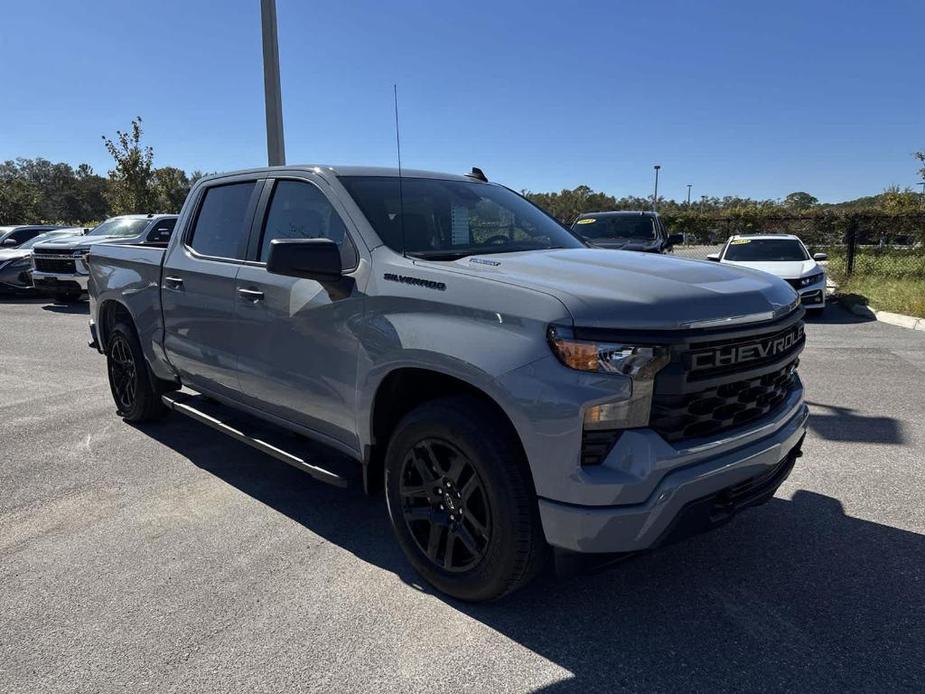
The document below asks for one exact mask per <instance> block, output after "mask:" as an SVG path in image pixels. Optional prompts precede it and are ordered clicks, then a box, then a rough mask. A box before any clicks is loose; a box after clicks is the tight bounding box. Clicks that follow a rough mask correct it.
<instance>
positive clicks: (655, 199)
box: [652, 164, 662, 212]
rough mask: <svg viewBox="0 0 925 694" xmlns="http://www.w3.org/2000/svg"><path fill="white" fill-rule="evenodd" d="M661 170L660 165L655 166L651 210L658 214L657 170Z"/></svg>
mask: <svg viewBox="0 0 925 694" xmlns="http://www.w3.org/2000/svg"><path fill="white" fill-rule="evenodd" d="M660 168H662V165H661V164H656V165H655V195H653V196H652V210H653V211H655V212H658V170H659V169H660Z"/></svg>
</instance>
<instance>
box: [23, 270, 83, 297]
mask: <svg viewBox="0 0 925 694" xmlns="http://www.w3.org/2000/svg"><path fill="white" fill-rule="evenodd" d="M89 279H90V276H89V275H63V274H57V273H54V272H39V271H37V270H34V271H33V272H32V284H33V285H34V286H35V287H36V288H37V289H47V290H56V289H60V290H65V289H67V290H72V291H76V290H78V289H79V290H80V291H82V292H85V291H87V281H88V280H89Z"/></svg>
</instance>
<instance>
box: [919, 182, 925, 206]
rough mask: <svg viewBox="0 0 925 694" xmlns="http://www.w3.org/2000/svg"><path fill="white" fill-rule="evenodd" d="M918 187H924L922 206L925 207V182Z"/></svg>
mask: <svg viewBox="0 0 925 694" xmlns="http://www.w3.org/2000/svg"><path fill="white" fill-rule="evenodd" d="M918 185H920V186H922V193H921V195H922V204H923V205H925V181H919V183H918Z"/></svg>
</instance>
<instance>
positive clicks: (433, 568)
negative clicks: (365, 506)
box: [385, 397, 547, 602]
mask: <svg viewBox="0 0 925 694" xmlns="http://www.w3.org/2000/svg"><path fill="white" fill-rule="evenodd" d="M385 487H386V499H387V503H388V509H389V517H390V519H391V521H392V528H393V530H394V531H395V535H396V537H397V539H398V543H399V545H400V546H401V548H402V550H403V551H404V553H405V556H407V557H408V560H409V561H410V562H411V564H412V565H413V566H414V568H415V569H416V570H417V571H418V573H420V574H421V575H422V576H423V577H424V578H425V579H426V580H427V581H428V583H430V584H431V585H433V586H434V587H435V588H437V589H438V590H440V591H442V592H444V593H446V594H447V595H450V596H452V597H455V598H459V599H461V600H467V601H472V602H480V601H485V600H495V599H497V598H500V597H503V596H504V595H507V594H508V593H510V592H512V591H514V590H516V589H517V588H519V587H521V586H522V585H524V584H525V583H527V582H528V581H529V580H530V579H532V578H533V577H534V576H535V575H536V573H537V572H538V571H539V570H540V569H541V568H542V565H543V562H544V560H545V558H546V554H547V545H546V542H545V538H544V537H543V533H542V528H541V526H540V519H539V510H538V508H537V503H536V492H535V490H534V487H533V481H532V478H531V476H530V471H529V468H528V466H527V462H526V460H525V459H524V455H523V452H522V450H521V448H520V445H519V442H518V441H517V440H516V438H515V435H514V433H513V432H512V431H510V430H509V427H507V426H505V425H504V424H503V423H501V422H499V421H498V416H497V415H495V416H492V413H491V412H490V410H488V408H486V407H485V406H484V404H483V403H480V402H479V401H478V400H476V399H474V398H470V397H455V398H446V399H443V400H437V401H433V402H429V403H425V404H423V405H421V406H420V407H418V408H417V409H415V410H413V411H412V412H410V413H409V414H408V415H407V416H405V418H404V419H402V421H401V422H400V423H399V424H398V426H397V428H396V429H395V432H394V434H393V436H392V438H391V441H390V442H389V447H388V451H387V453H386V460H385Z"/></svg>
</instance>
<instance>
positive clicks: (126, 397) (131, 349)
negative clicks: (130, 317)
mask: <svg viewBox="0 0 925 694" xmlns="http://www.w3.org/2000/svg"><path fill="white" fill-rule="evenodd" d="M106 343H107V344H106V371H107V373H108V374H109V389H110V391H111V392H112V399H113V401H114V402H115V403H116V411H117V412H118V414H119V416H120V417H122V418H123V419H124V420H125V421H127V422H133V423H135V422H146V421H151V420H154V419H160V418H161V417H163V416H164V415H165V414H166V413H167V407H166V406H165V405H164V403H163V402H162V401H161V394H162V392H164V390H165V389H162V388H160V387H157V384H158V381H157V380H156V379H155V378H154V377H153V376H152V374H151V372H150V370H149V369H148V362H147V361H145V358H144V353H143V352H142V351H141V343H140V342H139V341H138V336H137V335H136V334H135V331H134V329H133V328H132V326H130V325H128V324H126V323H116V325H115V326H113V328H112V330H111V331H110V332H109V335H108V336H107V339H106Z"/></svg>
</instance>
